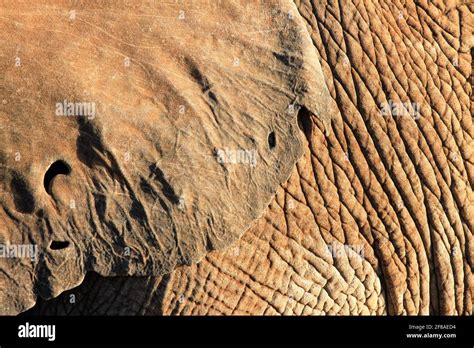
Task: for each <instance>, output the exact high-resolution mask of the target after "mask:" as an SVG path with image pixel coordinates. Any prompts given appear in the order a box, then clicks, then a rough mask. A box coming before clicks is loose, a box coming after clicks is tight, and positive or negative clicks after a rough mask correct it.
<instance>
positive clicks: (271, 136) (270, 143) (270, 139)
mask: <svg viewBox="0 0 474 348" xmlns="http://www.w3.org/2000/svg"><path fill="white" fill-rule="evenodd" d="M268 146H269V147H270V149H274V148H275V146H276V135H275V132H274V131H272V132H270V134H268Z"/></svg>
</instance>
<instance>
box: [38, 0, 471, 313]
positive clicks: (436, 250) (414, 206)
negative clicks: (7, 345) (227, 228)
mask: <svg viewBox="0 0 474 348" xmlns="http://www.w3.org/2000/svg"><path fill="white" fill-rule="evenodd" d="M297 5H298V8H299V11H300V13H301V15H302V16H303V17H304V18H305V19H306V21H307V23H308V27H309V30H310V31H311V37H312V39H313V42H314V45H315V46H316V48H317V50H318V52H319V55H320V60H321V65H322V68H323V72H324V75H325V78H326V83H327V85H328V88H329V90H330V93H331V96H332V98H333V99H334V101H335V102H336V103H337V105H338V107H339V111H340V114H338V115H335V117H334V120H333V121H332V125H331V126H332V129H331V131H330V132H329V134H327V135H325V133H324V131H323V125H322V124H321V122H320V121H318V120H317V119H316V118H315V117H313V116H310V117H309V119H308V122H307V123H306V127H305V129H306V131H307V146H306V151H305V154H304V156H303V158H302V159H301V160H300V161H299V162H298V163H297V165H296V167H295V168H294V170H293V174H292V176H291V177H290V179H289V180H288V182H287V183H286V184H284V185H282V186H281V188H280V189H279V190H278V192H277V194H276V197H275V198H274V200H273V202H272V203H271V204H270V206H269V207H268V208H267V209H266V211H265V213H264V215H263V216H262V217H261V218H260V219H259V220H258V221H257V223H256V225H255V226H254V227H253V228H251V229H250V230H248V231H247V232H246V233H245V234H244V236H243V237H242V238H241V240H240V241H239V242H238V243H236V244H235V246H234V247H233V248H230V249H228V250H227V251H225V252H212V253H210V254H209V255H208V256H207V257H206V258H205V259H204V260H203V261H202V262H200V263H198V264H195V265H193V266H191V267H183V268H180V269H177V270H176V271H174V272H173V273H171V274H169V275H167V276H165V277H163V278H111V279H106V278H101V277H98V276H96V275H89V276H88V277H87V278H86V281H85V283H84V284H83V285H82V287H80V288H78V289H75V290H72V291H71V292H69V293H67V294H64V295H63V296H61V297H60V298H59V299H56V300H53V301H50V302H48V303H40V304H39V305H38V306H37V307H36V308H35V309H34V310H32V311H31V313H42V314H45V313H70V314H78V313H86V314H391V315H399V314H450V315H469V314H472V313H473V289H474V279H473V273H472V272H473V267H474V264H473V260H474V244H473V243H474V240H473V230H474V211H473V208H474V195H473V190H472V186H473V184H474V165H473V151H474V143H473V135H474V127H473V124H472V78H471V74H472V56H471V47H472V46H473V45H474V39H473V26H472V23H474V18H473V13H474V6H473V5H472V4H457V2H456V1H444V2H442V1H433V2H425V1H420V2H416V3H414V2H412V1H409V2H407V3H406V4H405V5H402V4H401V3H400V2H399V1H393V2H392V1H381V2H380V4H377V5H375V2H373V1H371V0H366V1H357V2H344V3H341V2H337V1H313V2H310V1H309V0H303V1H298V2H297ZM388 100H395V101H401V102H417V103H420V104H421V108H420V117H419V118H418V119H415V118H413V117H395V116H393V115H388V116H383V115H381V114H380V105H381V104H383V103H385V102H387V101H388ZM333 243H341V244H346V245H358V244H363V245H364V251H365V253H364V257H362V258H357V257H355V258H354V257H353V258H351V257H335V258H333V257H331V256H330V255H328V254H327V252H326V250H325V245H326V244H333ZM71 293H74V294H76V295H77V296H76V303H70V294H71Z"/></svg>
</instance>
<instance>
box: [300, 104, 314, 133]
mask: <svg viewBox="0 0 474 348" xmlns="http://www.w3.org/2000/svg"><path fill="white" fill-rule="evenodd" d="M298 126H299V127H300V129H301V131H302V132H303V133H304V135H305V136H306V139H308V141H310V139H311V134H312V133H313V122H312V121H311V112H309V110H308V109H306V108H305V107H304V106H302V107H301V109H300V110H299V111H298Z"/></svg>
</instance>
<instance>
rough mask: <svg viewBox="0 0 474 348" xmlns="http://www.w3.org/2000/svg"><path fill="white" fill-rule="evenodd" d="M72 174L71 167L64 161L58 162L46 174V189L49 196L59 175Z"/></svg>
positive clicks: (44, 183) (44, 182)
mask: <svg viewBox="0 0 474 348" xmlns="http://www.w3.org/2000/svg"><path fill="white" fill-rule="evenodd" d="M69 173H71V167H69V165H68V164H67V163H66V162H64V161H56V162H54V163H53V164H51V166H50V167H49V168H48V170H47V171H46V173H45V174H44V181H43V185H44V189H45V190H46V192H48V194H51V184H52V183H53V180H54V178H55V177H56V176H58V175H69Z"/></svg>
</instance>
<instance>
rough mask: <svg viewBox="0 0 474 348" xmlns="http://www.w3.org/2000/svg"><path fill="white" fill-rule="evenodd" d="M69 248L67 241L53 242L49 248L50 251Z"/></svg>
mask: <svg viewBox="0 0 474 348" xmlns="http://www.w3.org/2000/svg"><path fill="white" fill-rule="evenodd" d="M68 246H69V242H68V241H59V240H53V241H52V242H51V244H50V246H49V248H50V249H51V250H61V249H66V248H67V247H68Z"/></svg>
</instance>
